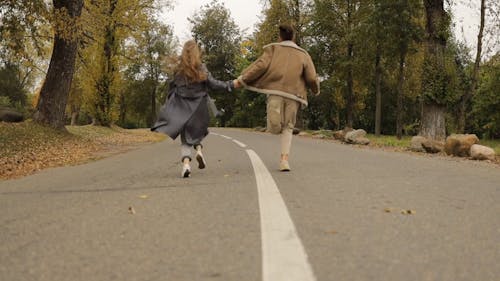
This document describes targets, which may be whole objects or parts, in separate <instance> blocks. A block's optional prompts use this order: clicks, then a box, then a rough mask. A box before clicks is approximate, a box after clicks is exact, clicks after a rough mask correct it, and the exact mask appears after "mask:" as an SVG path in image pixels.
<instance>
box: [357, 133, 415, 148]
mask: <svg viewBox="0 0 500 281" xmlns="http://www.w3.org/2000/svg"><path fill="white" fill-rule="evenodd" d="M366 137H367V138H368V139H369V140H370V143H371V144H373V145H377V146H390V147H400V148H407V147H410V143H411V137H408V136H404V137H402V138H401V139H400V140H398V138H396V136H386V135H380V136H378V137H377V136H375V135H372V134H367V135H366Z"/></svg>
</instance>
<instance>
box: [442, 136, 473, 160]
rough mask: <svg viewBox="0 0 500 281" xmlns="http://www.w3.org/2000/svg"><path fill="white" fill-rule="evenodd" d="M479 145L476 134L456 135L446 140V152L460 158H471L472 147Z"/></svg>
mask: <svg viewBox="0 0 500 281" xmlns="http://www.w3.org/2000/svg"><path fill="white" fill-rule="evenodd" d="M478 143H479V138H478V137H477V136H476V135H475V134H454V135H451V136H449V137H447V138H446V144H445V146H444V151H445V152H446V154H448V155H454V156H459V157H467V156H470V150H471V146H472V145H474V144H478Z"/></svg>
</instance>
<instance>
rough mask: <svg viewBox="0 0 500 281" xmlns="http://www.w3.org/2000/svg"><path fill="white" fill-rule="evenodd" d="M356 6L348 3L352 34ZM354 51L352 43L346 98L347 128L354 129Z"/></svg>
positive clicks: (349, 44) (349, 49) (349, 50)
mask: <svg viewBox="0 0 500 281" xmlns="http://www.w3.org/2000/svg"><path fill="white" fill-rule="evenodd" d="M353 6H354V5H353V4H352V3H351V1H350V0H348V1H347V27H348V31H349V32H351V30H352V28H351V25H352V18H351V17H352V13H353V12H354V11H353V9H354V7H353ZM353 49H354V44H353V43H352V42H348V43H347V93H346V95H347V97H346V119H347V124H346V127H348V128H352V127H353V123H354V104H355V99H354V81H353V80H354V78H353V69H352V64H353V61H352V60H353Z"/></svg>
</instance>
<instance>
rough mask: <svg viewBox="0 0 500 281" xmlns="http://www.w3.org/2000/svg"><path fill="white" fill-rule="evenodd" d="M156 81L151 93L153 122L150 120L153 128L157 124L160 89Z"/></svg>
mask: <svg viewBox="0 0 500 281" xmlns="http://www.w3.org/2000/svg"><path fill="white" fill-rule="evenodd" d="M156 81H158V80H156ZM156 81H155V85H154V86H153V91H152V92H151V120H150V125H151V127H152V126H153V125H154V124H155V122H156V88H157V87H158V86H157V85H156V84H157V82H156Z"/></svg>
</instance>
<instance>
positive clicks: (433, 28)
mask: <svg viewBox="0 0 500 281" xmlns="http://www.w3.org/2000/svg"><path fill="white" fill-rule="evenodd" d="M424 7H425V15H426V26H425V31H426V38H425V41H426V42H425V55H424V65H423V79H422V91H423V93H422V95H423V107H422V120H421V122H422V124H421V128H420V133H419V134H420V135H422V136H424V137H426V138H429V139H433V140H444V139H445V137H446V124H445V112H446V106H445V105H446V96H447V93H448V80H449V77H448V74H447V69H446V57H445V53H446V42H447V40H448V37H449V32H450V31H449V27H450V18H449V16H448V14H447V13H446V11H445V10H444V0H424Z"/></svg>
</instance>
